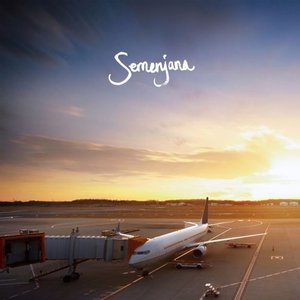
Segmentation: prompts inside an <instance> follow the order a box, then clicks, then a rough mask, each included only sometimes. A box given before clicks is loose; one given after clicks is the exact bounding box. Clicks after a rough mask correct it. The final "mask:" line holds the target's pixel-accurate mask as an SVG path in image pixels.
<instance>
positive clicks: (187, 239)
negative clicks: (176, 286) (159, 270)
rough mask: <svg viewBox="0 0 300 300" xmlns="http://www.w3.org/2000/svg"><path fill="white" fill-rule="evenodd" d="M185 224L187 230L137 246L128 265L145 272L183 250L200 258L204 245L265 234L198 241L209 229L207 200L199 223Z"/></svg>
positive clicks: (174, 232)
mask: <svg viewBox="0 0 300 300" xmlns="http://www.w3.org/2000/svg"><path fill="white" fill-rule="evenodd" d="M225 223H229V222H225ZM187 224H188V225H189V227H187V228H183V229H180V230H177V231H173V232H170V233H167V234H163V235H160V236H157V237H154V238H151V239H148V240H147V241H146V242H145V243H144V244H143V245H142V246H139V247H137V248H136V249H135V251H134V252H133V254H132V255H131V257H130V259H129V265H130V266H132V267H134V268H137V269H141V270H145V269H147V268H149V267H150V266H151V265H152V264H154V263H157V262H159V261H163V260H165V259H167V258H169V257H170V256H172V255H173V254H174V253H176V252H178V251H181V250H184V249H192V250H191V251H193V255H194V256H195V257H201V256H202V255H204V254H205V253H206V251H207V247H206V245H208V244H212V243H220V242H227V241H231V240H237V239H242V238H248V237H254V236H260V235H265V234H266V233H259V234H252V235H244V236H237V237H230V238H223V239H215V240H208V241H199V240H200V239H201V238H202V237H203V236H204V235H206V234H207V232H208V228H209V225H208V198H206V201H205V206H204V211H203V215H202V219H201V220H200V222H199V223H192V222H187ZM218 224H220V223H218ZM223 224H224V222H223ZM214 225H217V224H214Z"/></svg>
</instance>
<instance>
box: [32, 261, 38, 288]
mask: <svg viewBox="0 0 300 300" xmlns="http://www.w3.org/2000/svg"><path fill="white" fill-rule="evenodd" d="M30 270H31V273H32V278H35V273H34V270H33V266H32V264H30ZM34 283H35V287H36V288H37V289H38V288H39V287H40V285H39V282H38V280H37V279H34Z"/></svg>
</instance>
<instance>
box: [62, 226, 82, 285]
mask: <svg viewBox="0 0 300 300" xmlns="http://www.w3.org/2000/svg"><path fill="white" fill-rule="evenodd" d="M78 236H79V229H78V227H77V228H76V231H75V230H74V229H73V230H72V232H71V234H70V244H69V257H68V264H69V269H68V271H67V274H66V275H65V276H64V278H63V281H64V282H69V281H71V280H77V279H79V277H80V274H79V273H78V272H76V267H77V261H76V258H75V247H76V239H77V237H78Z"/></svg>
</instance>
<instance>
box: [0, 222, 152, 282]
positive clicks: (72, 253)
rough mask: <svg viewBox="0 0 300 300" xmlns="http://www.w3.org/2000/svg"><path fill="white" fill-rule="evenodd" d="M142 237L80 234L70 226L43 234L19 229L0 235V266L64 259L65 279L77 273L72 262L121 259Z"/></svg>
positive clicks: (128, 253) (75, 264)
mask: <svg viewBox="0 0 300 300" xmlns="http://www.w3.org/2000/svg"><path fill="white" fill-rule="evenodd" d="M146 240H147V239H145V238H141V237H133V238H128V237H123V236H122V235H118V234H115V235H105V236H103V235H101V236H82V235H80V234H79V229H78V228H77V229H76V230H74V229H73V230H72V233H71V234H70V235H45V233H43V232H41V233H40V232H38V230H27V229H23V230H20V232H19V234H16V235H3V236H0V268H1V269H5V268H8V267H16V266H20V265H27V264H32V263H38V262H44V261H46V260H64V261H67V266H66V268H68V272H67V274H66V276H65V277H64V281H69V280H71V279H74V278H75V279H78V278H79V273H76V266H77V264H78V263H79V262H83V261H86V260H88V259H101V260H104V261H107V262H108V261H112V260H124V259H126V258H128V257H129V256H130V255H131V254H132V252H133V251H134V249H135V248H137V247H138V246H140V245H142V244H143V243H145V241H146ZM54 271H55V270H54ZM54 271H51V272H49V273H52V272H54ZM45 275H46V274H43V276H45ZM35 278H36V277H35Z"/></svg>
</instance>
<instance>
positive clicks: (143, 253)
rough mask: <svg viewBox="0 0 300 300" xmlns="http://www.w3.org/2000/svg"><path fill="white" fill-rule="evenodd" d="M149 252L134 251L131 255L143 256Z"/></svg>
mask: <svg viewBox="0 0 300 300" xmlns="http://www.w3.org/2000/svg"><path fill="white" fill-rule="evenodd" d="M149 253H150V250H146V251H134V252H133V255H136V254H137V255H145V254H149Z"/></svg>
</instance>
